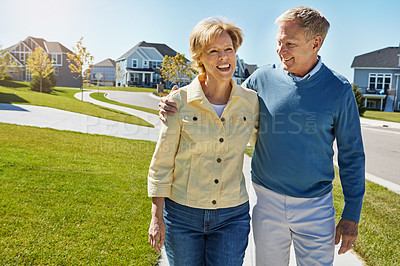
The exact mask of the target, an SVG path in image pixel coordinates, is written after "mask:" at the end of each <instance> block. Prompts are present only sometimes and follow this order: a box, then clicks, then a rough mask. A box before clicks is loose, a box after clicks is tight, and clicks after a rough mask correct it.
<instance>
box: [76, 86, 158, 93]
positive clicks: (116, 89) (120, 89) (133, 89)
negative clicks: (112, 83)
mask: <svg viewBox="0 0 400 266" xmlns="http://www.w3.org/2000/svg"><path fill="white" fill-rule="evenodd" d="M83 89H90V90H97V86H83ZM99 90H107V91H134V92H154V91H157V89H155V88H142V87H105V86H99Z"/></svg>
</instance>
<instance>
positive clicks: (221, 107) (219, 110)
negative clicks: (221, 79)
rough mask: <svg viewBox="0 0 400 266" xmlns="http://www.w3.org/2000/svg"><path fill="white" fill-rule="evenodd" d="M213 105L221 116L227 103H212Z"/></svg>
mask: <svg viewBox="0 0 400 266" xmlns="http://www.w3.org/2000/svg"><path fill="white" fill-rule="evenodd" d="M211 105H212V107H214V110H215V112H217V115H218V117H221V115H222V112H223V111H224V109H225V107H226V104H212V103H211Z"/></svg>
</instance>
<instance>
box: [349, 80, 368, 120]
mask: <svg viewBox="0 0 400 266" xmlns="http://www.w3.org/2000/svg"><path fill="white" fill-rule="evenodd" d="M351 86H352V87H353V93H354V97H355V98H356V101H357V107H358V114H359V115H360V116H363V114H364V112H365V105H364V104H365V97H364V96H363V94H362V92H361V90H360V88H359V87H358V86H357V85H355V84H351Z"/></svg>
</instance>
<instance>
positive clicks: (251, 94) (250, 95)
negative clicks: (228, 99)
mask: <svg viewBox="0 0 400 266" xmlns="http://www.w3.org/2000/svg"><path fill="white" fill-rule="evenodd" d="M238 87H239V89H240V90H242V92H243V94H244V96H245V97H246V98H247V100H248V101H249V102H251V103H253V102H255V101H258V97H257V92H256V91H254V90H252V89H248V88H245V87H243V86H241V85H239V86H238Z"/></svg>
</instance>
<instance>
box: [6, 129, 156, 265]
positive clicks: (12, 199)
mask: <svg viewBox="0 0 400 266" xmlns="http://www.w3.org/2000/svg"><path fill="white" fill-rule="evenodd" d="M0 147H1V148H0V184H1V186H0V247H1V248H0V261H1V263H0V264H1V265H154V264H156V262H157V260H158V254H157V253H156V252H155V251H154V250H153V249H152V248H151V246H150V245H149V244H148V243H147V238H148V236H147V230H148V225H149V222H150V218H151V214H150V208H151V200H150V199H149V198H148V197H147V188H146V186H147V171H148V165H149V163H150V160H151V157H152V153H153V150H154V148H155V143H152V142H147V141H136V140H127V139H121V138H114V137H106V136H98V135H89V134H81V133H74V132H67V131H57V130H52V129H41V128H35V127H26V126H17V125H7V124H2V123H0Z"/></svg>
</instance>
